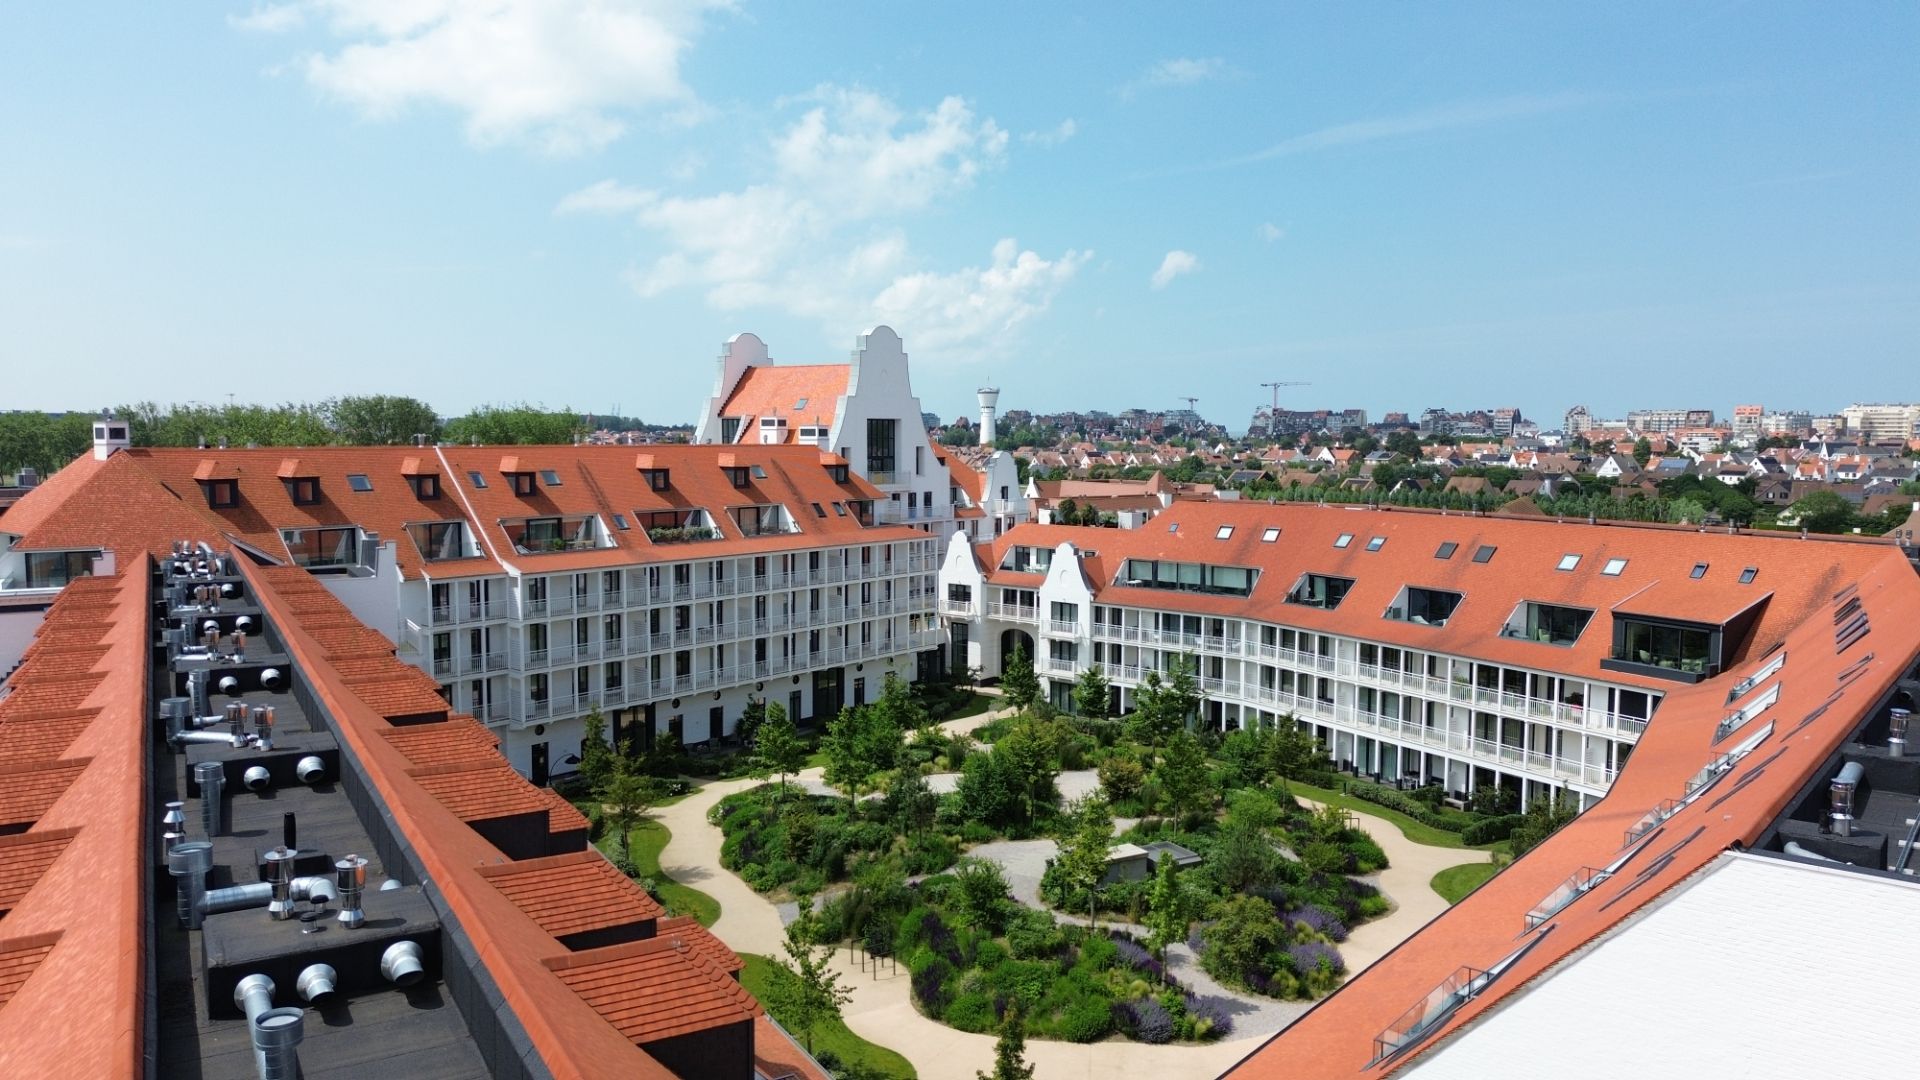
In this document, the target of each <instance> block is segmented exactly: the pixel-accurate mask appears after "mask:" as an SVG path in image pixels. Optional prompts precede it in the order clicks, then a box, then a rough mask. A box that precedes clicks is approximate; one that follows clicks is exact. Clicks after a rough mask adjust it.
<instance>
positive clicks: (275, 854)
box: [262, 847, 293, 922]
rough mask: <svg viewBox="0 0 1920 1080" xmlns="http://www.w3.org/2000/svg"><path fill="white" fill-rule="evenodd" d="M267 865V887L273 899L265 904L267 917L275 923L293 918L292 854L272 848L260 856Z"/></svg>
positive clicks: (279, 848)
mask: <svg viewBox="0 0 1920 1080" xmlns="http://www.w3.org/2000/svg"><path fill="white" fill-rule="evenodd" d="M262 857H263V858H264V859H265V860H266V864H267V886H268V887H269V888H271V889H272V890H273V898H272V899H271V900H270V901H269V902H268V903H267V917H268V918H271V919H272V920H274V921H275V922H282V921H284V920H287V919H291V918H293V852H291V851H288V850H287V849H286V848H284V847H277V848H274V849H273V850H272V851H269V852H267V853H266V855H264V856H262Z"/></svg>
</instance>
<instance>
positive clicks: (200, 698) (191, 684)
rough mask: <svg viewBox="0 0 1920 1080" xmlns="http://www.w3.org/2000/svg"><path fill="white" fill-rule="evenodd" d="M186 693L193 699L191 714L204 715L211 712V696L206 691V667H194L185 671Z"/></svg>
mask: <svg viewBox="0 0 1920 1080" xmlns="http://www.w3.org/2000/svg"><path fill="white" fill-rule="evenodd" d="M187 695H188V696H189V697H191V698H192V699H193V715H194V716H195V717H201V716H206V715H208V714H210V713H212V712H213V697H212V695H210V694H209V693H208V692H207V669H206V668H195V669H194V670H192V671H189V672H187Z"/></svg>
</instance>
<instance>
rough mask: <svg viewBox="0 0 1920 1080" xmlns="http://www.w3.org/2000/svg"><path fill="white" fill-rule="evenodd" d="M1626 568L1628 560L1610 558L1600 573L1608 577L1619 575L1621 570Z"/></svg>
mask: <svg viewBox="0 0 1920 1080" xmlns="http://www.w3.org/2000/svg"><path fill="white" fill-rule="evenodd" d="M1626 568H1627V560H1625V559H1608V560H1607V565H1605V566H1603V567H1601V568H1600V573H1601V574H1602V575H1603V576H1606V577H1619V576H1620V572H1621V571H1623V570H1625V569H1626Z"/></svg>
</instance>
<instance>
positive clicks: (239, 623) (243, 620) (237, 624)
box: [220, 585, 253, 633]
mask: <svg viewBox="0 0 1920 1080" xmlns="http://www.w3.org/2000/svg"><path fill="white" fill-rule="evenodd" d="M220 587H221V588H222V589H224V588H226V586H225V585H222V586H220ZM233 628H234V630H235V631H237V632H241V633H244V632H246V631H249V630H252V629H253V616H251V615H242V616H240V617H239V618H237V619H235V620H233Z"/></svg>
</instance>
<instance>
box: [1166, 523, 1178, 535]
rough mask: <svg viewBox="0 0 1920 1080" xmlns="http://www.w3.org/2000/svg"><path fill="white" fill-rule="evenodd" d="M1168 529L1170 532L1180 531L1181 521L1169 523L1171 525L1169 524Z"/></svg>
mask: <svg viewBox="0 0 1920 1080" xmlns="http://www.w3.org/2000/svg"><path fill="white" fill-rule="evenodd" d="M1167 531H1168V532H1170V533H1177V532H1179V531H1180V523H1179V522H1177V521H1176V522H1174V523H1173V524H1171V525H1169V526H1167Z"/></svg>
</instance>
